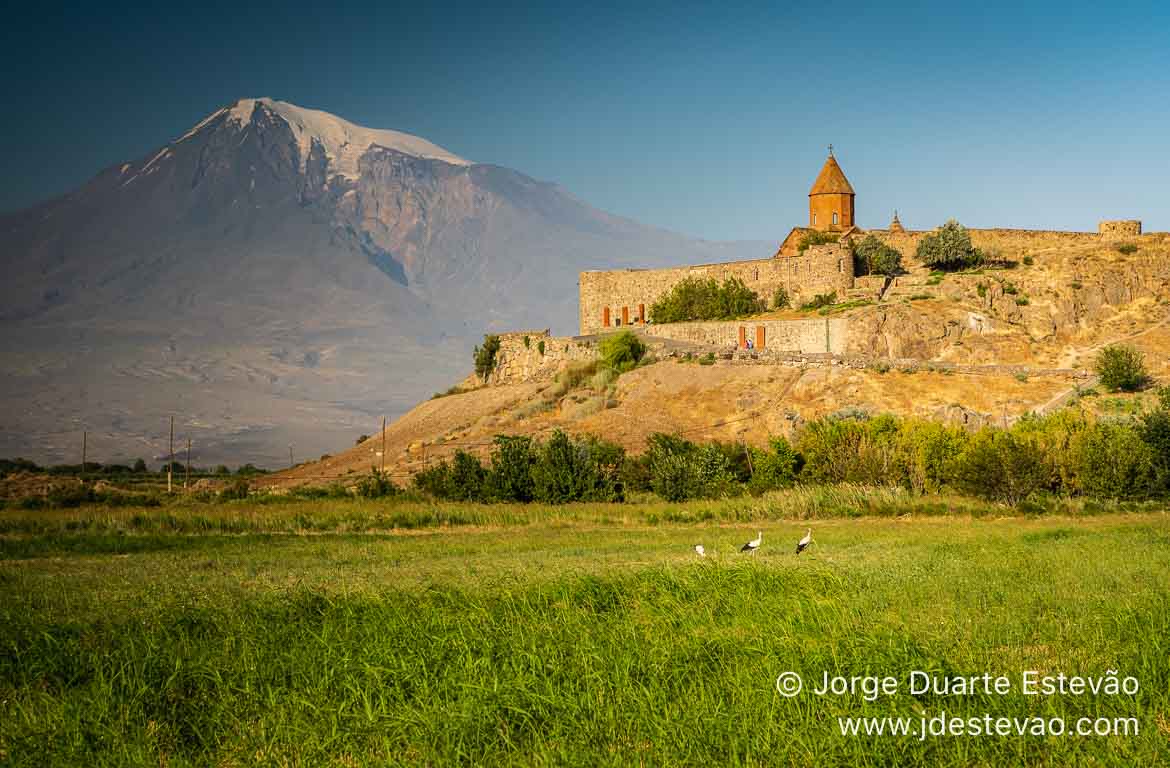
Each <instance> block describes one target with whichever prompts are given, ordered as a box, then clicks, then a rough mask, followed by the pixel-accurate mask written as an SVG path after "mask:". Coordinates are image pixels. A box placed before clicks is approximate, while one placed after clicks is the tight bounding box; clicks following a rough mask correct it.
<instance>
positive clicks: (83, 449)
mask: <svg viewBox="0 0 1170 768" xmlns="http://www.w3.org/2000/svg"><path fill="white" fill-rule="evenodd" d="M88 437H89V433H88V432H85V431H84V430H83V431H82V433H81V482H83V483H84V482H85V452H86V448H87V445H86V442H87V438H88Z"/></svg>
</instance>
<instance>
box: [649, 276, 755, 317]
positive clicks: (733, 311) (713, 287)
mask: <svg viewBox="0 0 1170 768" xmlns="http://www.w3.org/2000/svg"><path fill="white" fill-rule="evenodd" d="M764 309H765V306H764V302H763V301H761V300H760V297H759V296H758V295H756V292H755V291H753V290H751V289H750V288H748V287H747V286H746V285H745V284H744V282H743V281H742V280H740V279H739V278H737V277H729V278H727V279H726V280H724V281H723V284H722V285H720V284H719V283H718V282H716V281H715V280H714V279H713V278H707V279H706V280H704V279H702V278H699V277H688V278H685V279H683V280H680V281H679V282H677V283H675V284H674V286H673V287H672V288H671V289H670V290H669V291H668V292H667V293H666V294H664V295H662V296H660V297H659V298H658V300H657V301H655V302H654V303H653V304H652V305H651V306H650V317H651V319H652V320H653V321H654V322H656V323H681V322H685V321H688V320H734V319H735V318H737V317H744V316H746V315H752V314H755V313H757V312H763V311H764Z"/></svg>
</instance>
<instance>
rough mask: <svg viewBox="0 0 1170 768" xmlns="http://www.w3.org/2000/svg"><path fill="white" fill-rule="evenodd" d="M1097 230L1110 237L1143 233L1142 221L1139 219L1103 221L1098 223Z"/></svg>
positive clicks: (1102, 235) (1132, 235)
mask: <svg viewBox="0 0 1170 768" xmlns="http://www.w3.org/2000/svg"><path fill="white" fill-rule="evenodd" d="M1097 232H1098V233H1099V234H1100V235H1101V237H1104V238H1109V239H1116V238H1124V237H1137V236H1138V235H1140V234H1141V233H1142V223H1141V222H1140V221H1138V220H1137V219H1127V220H1124V221H1102V222H1100V223H1098V224H1097Z"/></svg>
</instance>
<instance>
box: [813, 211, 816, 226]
mask: <svg viewBox="0 0 1170 768" xmlns="http://www.w3.org/2000/svg"><path fill="white" fill-rule="evenodd" d="M816 225H817V215H816V214H815V213H814V214H813V226H814V227H815V226H816Z"/></svg>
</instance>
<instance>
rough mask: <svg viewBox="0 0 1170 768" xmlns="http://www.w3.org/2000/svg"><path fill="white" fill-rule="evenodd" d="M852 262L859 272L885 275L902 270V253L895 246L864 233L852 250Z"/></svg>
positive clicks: (894, 273)
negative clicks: (863, 236) (863, 237)
mask: <svg viewBox="0 0 1170 768" xmlns="http://www.w3.org/2000/svg"><path fill="white" fill-rule="evenodd" d="M853 259H854V263H855V264H856V266H857V269H858V272H859V274H865V275H886V276H887V277H889V276H893V275H896V274H898V273H899V272H901V271H902V254H901V252H900V251H898V250H897V249H896V248H893V247H891V246H889V245H887V244H886V243H883V242H882V241H881V240H879V239H878V238H877V237H876V236H874V235H866V237H865V239H864V240H862V241H861V242H860V243H858V244H857V247H856V248H855V249H854V250H853Z"/></svg>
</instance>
